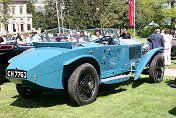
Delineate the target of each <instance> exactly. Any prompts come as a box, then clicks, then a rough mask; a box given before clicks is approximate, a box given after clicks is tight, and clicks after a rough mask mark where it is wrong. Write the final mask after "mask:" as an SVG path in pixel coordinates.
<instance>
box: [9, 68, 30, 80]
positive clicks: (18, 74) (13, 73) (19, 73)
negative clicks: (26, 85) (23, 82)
mask: <svg viewBox="0 0 176 118" xmlns="http://www.w3.org/2000/svg"><path fill="white" fill-rule="evenodd" d="M7 77H12V78H23V79H27V71H24V70H7Z"/></svg>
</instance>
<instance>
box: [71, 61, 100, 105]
mask: <svg viewBox="0 0 176 118" xmlns="http://www.w3.org/2000/svg"><path fill="white" fill-rule="evenodd" d="M98 86H99V81H98V74H97V71H96V69H95V68H94V67H93V66H92V65H91V64H89V63H85V64H82V65H80V66H79V67H78V68H76V70H75V71H74V72H73V73H72V74H71V76H70V78H69V80H68V94H69V96H70V99H71V100H72V102H73V103H74V104H76V105H79V106H80V105H86V104H90V103H92V102H93V101H94V100H95V99H96V95H97V92H98Z"/></svg>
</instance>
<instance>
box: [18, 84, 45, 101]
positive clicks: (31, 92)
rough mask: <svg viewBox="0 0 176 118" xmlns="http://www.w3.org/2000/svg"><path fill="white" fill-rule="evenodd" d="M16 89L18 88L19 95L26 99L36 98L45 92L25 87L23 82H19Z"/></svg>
mask: <svg viewBox="0 0 176 118" xmlns="http://www.w3.org/2000/svg"><path fill="white" fill-rule="evenodd" d="M16 89H17V92H18V93H19V95H20V96H21V97H22V98H25V99H30V98H34V97H37V96H40V95H41V94H42V93H43V91H38V90H35V89H29V88H25V87H23V85H22V84H17V85H16Z"/></svg>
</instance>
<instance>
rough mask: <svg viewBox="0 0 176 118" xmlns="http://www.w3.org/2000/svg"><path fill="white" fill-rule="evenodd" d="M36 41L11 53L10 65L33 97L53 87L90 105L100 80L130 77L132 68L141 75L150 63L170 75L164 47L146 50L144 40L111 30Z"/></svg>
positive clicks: (156, 75) (157, 76)
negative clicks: (90, 37)
mask: <svg viewBox="0 0 176 118" xmlns="http://www.w3.org/2000/svg"><path fill="white" fill-rule="evenodd" d="M87 34H88V33H87ZM75 35H76V34H75ZM76 37H77V38H80V37H79V36H76ZM78 40H79V39H78ZM34 47H35V48H33V49H30V50H27V51H25V52H23V53H22V54H20V55H18V56H16V57H14V58H12V59H10V60H9V63H10V64H9V66H8V67H7V69H6V77H7V79H8V80H10V81H11V82H14V83H15V84H16V88H17V91H18V93H19V95H20V96H22V97H23V98H27V99H28V98H33V97H36V96H39V95H41V94H42V92H43V91H46V90H47V89H50V90H53V91H57V90H58V91H59V90H67V91H68V94H69V97H70V99H71V100H72V102H73V103H75V104H76V105H85V104H89V103H92V102H93V101H94V100H95V98H96V95H97V92H98V88H99V85H101V84H114V83H120V82H124V81H127V80H129V79H130V76H131V75H132V74H134V80H137V79H138V78H139V76H140V74H141V73H142V72H143V70H144V68H145V69H148V73H149V77H150V78H151V80H152V81H153V82H156V83H159V82H161V81H162V79H163V76H164V63H163V57H162V54H161V51H162V50H163V48H156V49H153V50H150V51H148V52H145V51H144V50H143V44H142V43H141V42H139V41H138V40H132V39H114V38H113V37H112V36H108V35H106V36H103V37H102V38H100V39H97V40H94V41H92V42H79V41H78V42H34Z"/></svg>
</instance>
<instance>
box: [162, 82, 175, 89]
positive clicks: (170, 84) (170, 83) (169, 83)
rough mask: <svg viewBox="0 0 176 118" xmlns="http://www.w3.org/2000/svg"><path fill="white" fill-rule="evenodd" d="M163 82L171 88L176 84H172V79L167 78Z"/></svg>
mask: <svg viewBox="0 0 176 118" xmlns="http://www.w3.org/2000/svg"><path fill="white" fill-rule="evenodd" d="M165 83H166V84H167V85H168V86H170V87H171V88H176V86H175V85H174V80H167V81H166V82H165Z"/></svg>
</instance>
